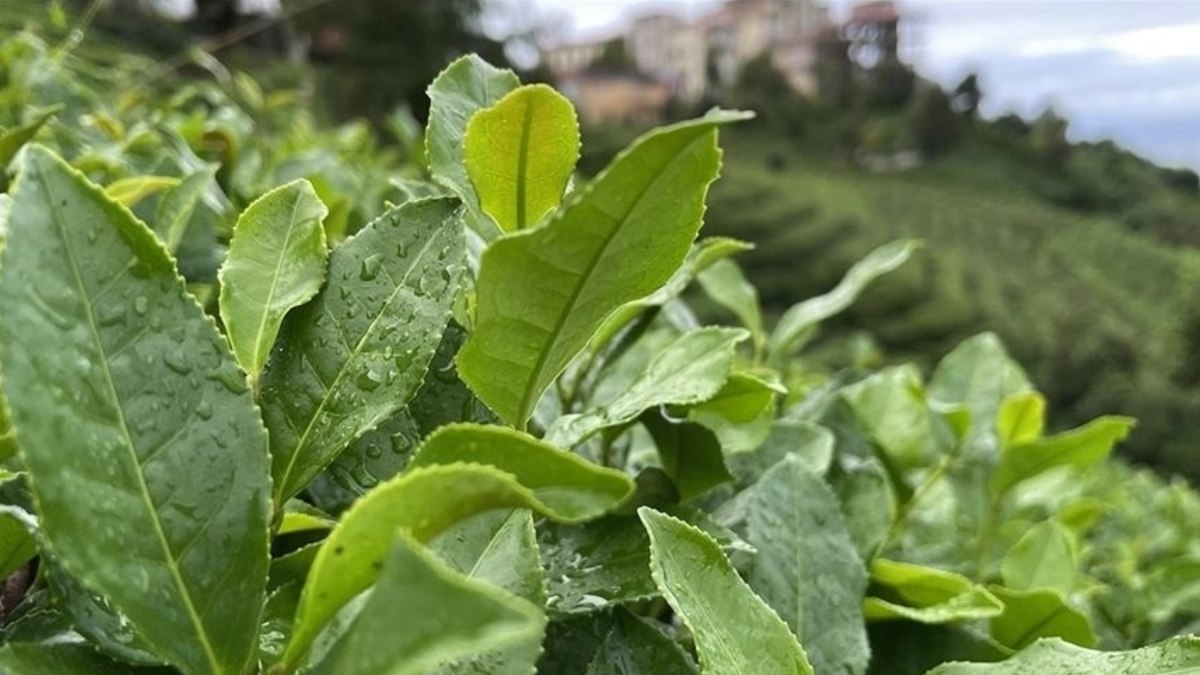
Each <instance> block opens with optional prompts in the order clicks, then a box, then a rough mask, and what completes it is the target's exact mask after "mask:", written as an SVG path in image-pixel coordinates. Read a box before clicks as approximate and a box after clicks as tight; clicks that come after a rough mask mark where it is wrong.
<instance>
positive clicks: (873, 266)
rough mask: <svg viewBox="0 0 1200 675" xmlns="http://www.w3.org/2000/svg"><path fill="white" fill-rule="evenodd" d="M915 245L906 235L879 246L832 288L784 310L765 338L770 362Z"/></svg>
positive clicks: (780, 358)
mask: <svg viewBox="0 0 1200 675" xmlns="http://www.w3.org/2000/svg"><path fill="white" fill-rule="evenodd" d="M918 247H919V244H918V243H917V242H915V241H912V240H907V239H906V240H900V241H894V242H892V243H890V244H885V245H883V246H880V247H879V248H877V249H875V250H874V251H871V252H870V253H869V254H867V257H865V258H863V259H862V260H860V261H858V262H857V263H855V265H854V266H853V267H851V268H850V270H849V271H848V272H846V275H845V276H844V277H842V280H841V281H839V282H838V285H837V286H836V287H834V289H833V290H832V291H829V292H828V293H826V294H825V295H819V296H817V297H815V298H809V299H808V300H805V301H804V302H801V303H799V304H797V305H794V306H792V308H791V309H789V310H787V311H786V312H784V314H783V316H781V317H780V318H779V323H777V324H776V325H775V330H774V331H773V332H772V333H771V337H770V339H769V340H768V341H767V352H768V353H769V354H770V356H771V359H772V360H773V362H775V363H782V362H784V361H786V360H787V359H789V358H790V357H791V356H792V355H793V354H794V353H795V352H796V350H797V349H799V348H800V346H801V345H802V344H803V342H804V340H805V339H806V338H807V336H808V334H809V333H810V332H811V331H812V329H813V328H815V327H816V326H817V324H819V323H821V322H822V321H825V320H826V319H829V318H830V317H833V316H835V315H837V314H840V313H842V312H843V311H845V310H846V308H848V307H849V306H850V305H852V304H854V301H855V300H857V299H858V296H859V295H860V294H861V293H862V292H863V291H864V290H866V288H867V286H868V285H869V284H870V283H871V282H872V281H874V280H875V279H876V278H878V277H880V276H883V275H884V274H887V273H888V272H891V271H892V270H895V269H896V268H898V267H900V266H901V265H903V264H904V263H905V262H906V261H907V260H908V259H909V257H911V256H912V254H913V252H914V251H916V250H917V248H918Z"/></svg>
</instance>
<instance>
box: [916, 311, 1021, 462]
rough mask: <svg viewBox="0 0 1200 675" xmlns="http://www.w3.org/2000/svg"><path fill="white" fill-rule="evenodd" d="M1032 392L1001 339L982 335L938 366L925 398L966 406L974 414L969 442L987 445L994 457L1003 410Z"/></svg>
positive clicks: (966, 342)
mask: <svg viewBox="0 0 1200 675" xmlns="http://www.w3.org/2000/svg"><path fill="white" fill-rule="evenodd" d="M1031 388H1032V387H1031V386H1030V384H1029V380H1028V379H1027V378H1026V377H1025V372H1024V371H1023V370H1021V366H1020V365H1018V364H1017V362H1015V361H1013V360H1012V359H1011V358H1009V356H1008V353H1007V352H1005V351H1004V345H1002V344H1000V339H999V338H997V337H996V336H995V335H994V334H992V333H981V334H979V335H976V336H975V337H973V338H970V339H968V340H965V341H963V342H962V343H961V344H959V345H958V346H957V347H955V348H954V351H952V352H950V353H949V354H947V355H946V356H945V357H944V358H943V359H942V360H941V361H940V362H939V363H938V365H937V368H936V369H934V371H933V375H932V376H931V377H930V378H929V386H928V387H927V388H926V395H927V396H928V397H929V398H930V399H931V400H933V401H938V402H940V403H941V404H944V405H957V404H962V405H965V406H966V408H967V410H968V411H969V412H970V414H971V429H970V432H969V434H968V439H970V440H971V441H972V442H973V443H974V444H979V443H982V444H984V445H985V446H986V448H985V450H984V451H985V452H986V454H988V455H991V454H993V453H995V452H996V451H997V448H996V447H994V446H995V441H994V440H993V438H992V437H993V435H994V434H995V432H996V426H995V423H996V419H997V417H998V414H999V411H1000V406H1001V405H1002V404H1003V402H1004V400H1005V399H1006V398H1008V397H1009V396H1012V395H1013V394H1019V393H1021V392H1025V391H1029V390H1030V389H1031Z"/></svg>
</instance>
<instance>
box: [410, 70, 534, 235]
mask: <svg viewBox="0 0 1200 675" xmlns="http://www.w3.org/2000/svg"><path fill="white" fill-rule="evenodd" d="M520 85H521V81H520V80H519V79H517V76H516V75H515V74H514V73H513V72H512V71H511V70H501V69H499V68H496V67H494V66H492V65H490V64H489V63H487V62H486V61H484V60H483V59H481V58H479V57H478V56H475V55H474V54H469V55H467V56H464V57H462V58H460V59H458V60H457V61H455V62H454V63H451V64H450V65H449V66H447V67H446V69H445V70H443V71H442V72H441V74H439V75H438V76H437V78H436V79H434V81H433V83H432V84H430V85H429V88H428V89H427V90H426V92H427V93H428V94H429V126H428V128H427V129H426V131H425V154H426V157H427V159H428V160H429V171H430V173H432V174H433V176H434V178H436V179H437V180H438V181H439V182H441V183H443V184H444V185H446V186H447V187H449V188H450V189H451V190H453V191H454V194H456V195H457V196H458V198H459V199H461V200H462V201H463V203H464V204H466V206H467V209H468V210H469V211H470V212H471V214H472V215H473V216H477V217H474V218H471V219H470V220H471V225H472V227H474V228H476V229H484V228H482V227H481V225H482V223H481V222H480V221H482V220H488V219H487V218H486V217H485V216H483V215H482V211H481V209H480V206H479V197H478V196H477V195H476V193H475V186H474V185H473V184H472V183H471V178H470V176H468V175H467V168H466V163H465V161H464V153H463V147H464V141H465V137H466V134H467V124H468V123H469V122H470V120H471V118H472V117H473V116H474V115H475V113H476V112H478V111H480V110H482V109H484V108H488V107H491V106H493V105H495V104H496V103H498V102H499V101H500V99H501V98H503V97H504V95H505V94H507V93H509V92H510V91H512V90H514V89H516V88H517V87H519V86H520ZM489 222H490V221H489ZM492 229H493V230H494V226H492ZM480 234H481V235H484V236H485V238H487V239H491V238H493V236H494V235H495V234H496V233H495V232H486V231H484V232H480Z"/></svg>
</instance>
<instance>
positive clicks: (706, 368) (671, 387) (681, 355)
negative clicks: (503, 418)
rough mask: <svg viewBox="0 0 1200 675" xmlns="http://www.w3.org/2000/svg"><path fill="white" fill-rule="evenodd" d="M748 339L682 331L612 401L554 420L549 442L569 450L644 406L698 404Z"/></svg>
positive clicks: (711, 330)
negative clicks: (737, 348)
mask: <svg viewBox="0 0 1200 675" xmlns="http://www.w3.org/2000/svg"><path fill="white" fill-rule="evenodd" d="M747 337H749V333H747V332H746V331H744V330H740V329H736V328H718V327H716V326H710V327H707V328H701V329H699V330H695V331H691V332H690V333H684V334H683V335H681V336H680V337H679V338H677V339H675V340H674V341H673V342H671V343H670V344H668V345H667V346H666V347H664V348H663V349H662V350H661V351H659V352H658V354H657V355H656V356H655V357H654V359H653V360H652V361H651V362H650V364H649V366H648V367H647V368H646V370H645V371H644V372H643V373H642V374H641V376H639V377H638V379H637V380H635V381H634V382H633V384H632V385H631V386H630V387H629V388H628V389H627V390H626V391H625V392H624V393H623V394H621V395H620V396H619V397H617V398H616V399H615V400H613V401H610V402H607V403H605V404H603V405H601V406H599V407H597V408H594V409H592V410H589V411H587V412H585V413H582V414H577V415H565V416H563V417H560V418H558V420H556V421H555V423H554V425H553V426H551V427H550V429H549V431H547V432H546V438H547V440H549V441H550V442H551V443H555V444H557V445H560V446H562V447H566V448H569V447H572V446H575V445H578V444H579V443H580V442H581V441H583V440H584V439H586V438H588V437H589V436H591V435H592V434H594V433H595V432H597V431H599V430H601V429H604V428H606V427H611V426H617V425H621V424H625V423H626V422H630V421H632V420H634V419H636V418H637V416H638V415H640V414H641V413H642V411H644V410H648V409H650V408H653V407H656V406H660V405H668V404H672V405H689V404H693V403H700V402H702V401H706V400H708V399H710V398H712V397H713V396H716V395H717V393H718V392H719V391H720V390H721V387H722V386H723V385H724V384H725V380H726V378H727V377H728V376H729V369H730V368H731V367H732V366H733V357H734V348H735V347H736V346H737V344H738V343H739V342H741V341H743V340H745V339H746V338H747Z"/></svg>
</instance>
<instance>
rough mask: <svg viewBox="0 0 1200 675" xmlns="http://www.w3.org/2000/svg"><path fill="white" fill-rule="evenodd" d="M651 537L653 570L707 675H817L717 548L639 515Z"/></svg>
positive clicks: (693, 533)
mask: <svg viewBox="0 0 1200 675" xmlns="http://www.w3.org/2000/svg"><path fill="white" fill-rule="evenodd" d="M638 516H639V517H640V518H641V519H642V524H643V525H644V526H645V527H646V532H648V533H649V534H650V570H651V573H652V575H653V576H654V583H655V584H657V585H658V589H659V591H660V592H662V594H663V597H665V598H666V600H667V602H668V603H669V604H670V605H671V607H672V608H673V609H674V610H675V611H676V612H677V613H678V614H679V616H680V618H681V619H683V622H684V623H685V624H687V626H688V628H689V629H691V632H692V636H693V638H694V639H695V641H696V652H697V653H698V654H699V656H700V666H701V670H702V672H704V673H706V674H708V675H723V674H724V673H780V674H782V673H788V675H792V674H796V675H811V674H812V672H813V669H812V666H810V665H809V662H808V658H807V657H806V656H805V654H804V650H803V649H802V648H801V647H800V644H799V643H798V642H796V637H795V636H794V635H792V632H791V631H790V630H789V629H788V627H787V624H786V623H784V622H783V621H782V620H781V619H780V618H779V617H778V616H777V615H776V614H775V612H773V611H771V608H770V607H768V606H767V604H766V603H765V602H763V601H762V599H761V598H759V597H758V596H757V595H755V594H754V592H753V591H751V590H750V587H749V586H747V585H746V582H744V581H742V579H741V578H740V577H739V576H738V574H737V571H736V570H734V569H733V565H731V564H729V560H728V559H727V558H726V557H725V554H724V553H722V552H721V548H720V547H719V546H718V545H717V542H715V541H713V540H712V539H711V538H710V537H709V536H708V535H706V534H704V533H703V532H701V531H700V530H698V529H696V528H694V527H692V526H691V525H688V524H687V523H684V522H682V521H680V520H676V519H675V518H672V517H671V516H667V515H664V514H662V513H659V512H657V511H655V510H653V509H650V508H646V507H643V508H641V509H638Z"/></svg>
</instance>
